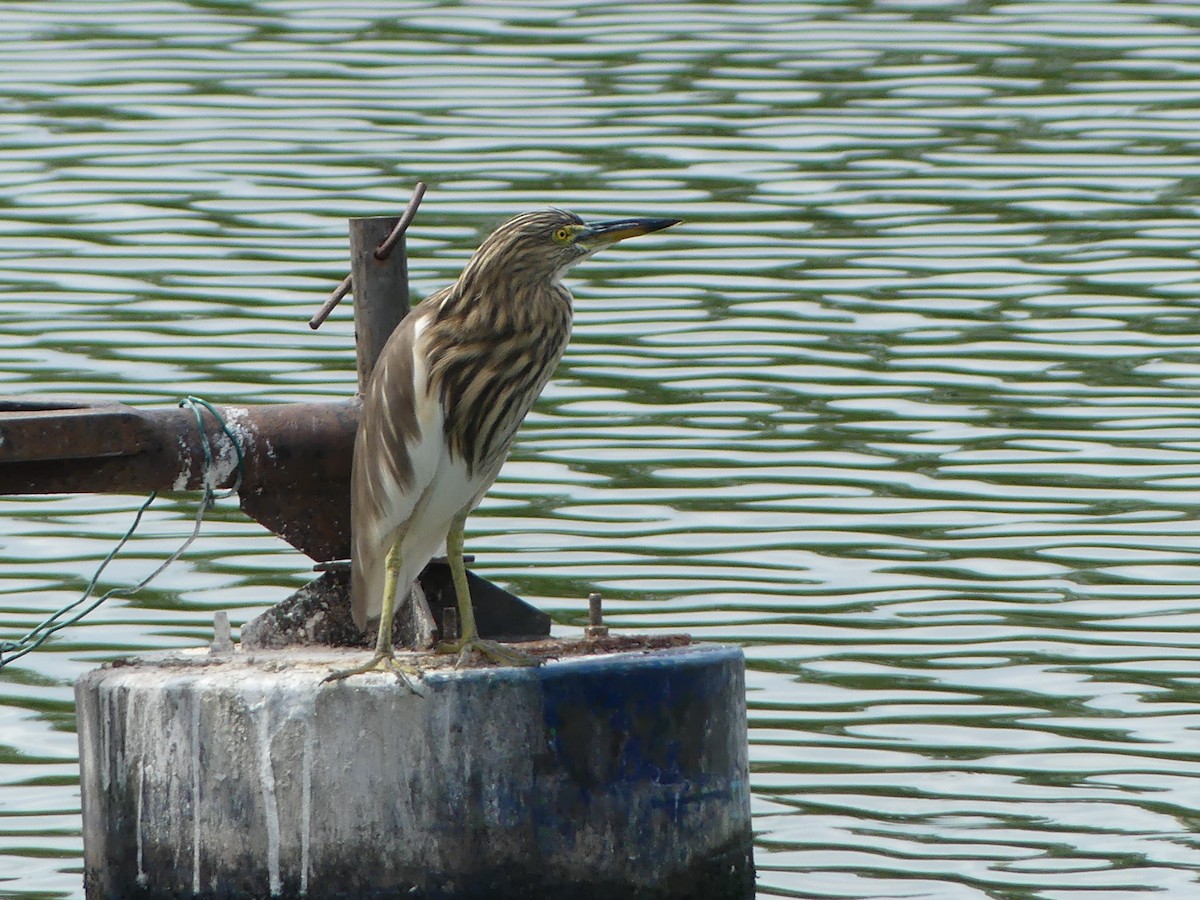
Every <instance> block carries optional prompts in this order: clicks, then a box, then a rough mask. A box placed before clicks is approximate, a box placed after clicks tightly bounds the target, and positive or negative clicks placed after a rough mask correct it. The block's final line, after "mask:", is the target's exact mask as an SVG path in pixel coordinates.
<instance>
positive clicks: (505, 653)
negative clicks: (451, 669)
mask: <svg viewBox="0 0 1200 900" xmlns="http://www.w3.org/2000/svg"><path fill="white" fill-rule="evenodd" d="M437 649H438V652H439V653H457V654H458V661H457V662H456V663H455V664H454V665H455V668H457V667H458V666H460V665H462V663H463V661H464V660H465V659H466V658H467V656H468V655H469V654H470V653H471V652H472V651H475V652H476V653H482V654H483V655H484V657H486V658H487V659H490V660H491V661H492V662H494V663H499V664H500V665H502V666H540V665H541V664H542V663H543V662H545V660H543V659H539V658H538V657H536V656H530V655H529V654H528V653H522V652H521V651H520V650H514V649H513V648H512V647H508V646H505V645H504V644H501V643H500V642H499V641H488V640H484V639H483V638H481V637H473V638H460V639H459V640H457V641H443V642H442V643H440V644H438V646H437Z"/></svg>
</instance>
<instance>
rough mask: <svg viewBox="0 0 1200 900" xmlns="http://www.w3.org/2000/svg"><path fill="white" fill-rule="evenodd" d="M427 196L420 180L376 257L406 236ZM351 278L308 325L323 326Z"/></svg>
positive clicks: (347, 278) (314, 328)
mask: <svg viewBox="0 0 1200 900" xmlns="http://www.w3.org/2000/svg"><path fill="white" fill-rule="evenodd" d="M424 196H425V182H423V181H418V182H417V184H416V187H414V188H413V193H412V199H411V200H409V201H408V206H407V207H405V209H404V213H403V214H402V215H401V216H400V220H399V221H398V222H396V225H395V227H394V228H393V229H392V231H391V233H390V234H389V235H388V236H387V237H386V238H385V239H384V241H383V243H382V244H380V245H379V246H378V247H376V248H375V258H376V259H380V260H383V259H387V258H388V255H389V254H390V253H391V252H392V248H393V247H395V246H396V243H397V242H398V241H399V240H400V238H402V237H403V236H404V232H406V231H407V230H408V226H409V225H411V224H412V220H413V218H415V217H416V215H417V207H418V206H420V205H421V198H422V197H424ZM350 288H351V280H350V276H349V275H347V276H346V277H345V278H343V279H342V283H341V284H339V285H338V286H337V288H336V289H335V290H334V292H333V293H332V294H330V295H329V299H328V300H326V301H325V302H324V303H322V304H321V308H320V309H318V310H317V311H316V313H314V314H313V317H312V318H311V319H309V320H308V327H309V328H311V329H313V331H316V330H317V329H318V328H320V327H321V323H322V322H324V321H325V320H326V319H328V318H329V314H330V313H331V312H333V309H334V307H335V306H337V305H338V304H339V303H341V302H342V298H343V297H345V296H346V295H347V294H348V293H350Z"/></svg>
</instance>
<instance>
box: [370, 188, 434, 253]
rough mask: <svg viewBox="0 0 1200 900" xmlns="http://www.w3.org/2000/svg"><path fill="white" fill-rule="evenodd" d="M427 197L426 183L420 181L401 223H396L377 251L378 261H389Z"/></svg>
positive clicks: (414, 189)
mask: <svg viewBox="0 0 1200 900" xmlns="http://www.w3.org/2000/svg"><path fill="white" fill-rule="evenodd" d="M424 196H425V182H423V181H418V182H417V185H416V187H414V188H413V193H412V199H411V200H409V201H408V206H407V207H405V210H404V214H403V215H402V216H400V221H399V222H397V223H396V227H395V228H393V229H392V233H391V234H389V235H388V236H387V237H386V238H385V239H384V241H383V243H382V244H380V245H379V246H378V247H377V248H376V249H375V258H376V259H387V258H388V254H390V253H391V252H392V248H393V247H395V246H396V242H397V241H399V240H400V238H402V237H404V232H406V231H408V226H409V225H411V224H412V220H413V218H414V217H415V216H416V215H417V207H418V206H420V205H421V198H422V197H424Z"/></svg>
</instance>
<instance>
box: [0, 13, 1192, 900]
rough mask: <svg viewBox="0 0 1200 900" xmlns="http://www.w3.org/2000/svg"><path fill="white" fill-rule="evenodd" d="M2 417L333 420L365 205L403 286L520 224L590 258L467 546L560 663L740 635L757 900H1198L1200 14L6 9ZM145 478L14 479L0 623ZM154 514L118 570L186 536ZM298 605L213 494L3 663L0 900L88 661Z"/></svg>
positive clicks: (52, 587)
mask: <svg viewBox="0 0 1200 900" xmlns="http://www.w3.org/2000/svg"><path fill="white" fill-rule="evenodd" d="M0 22H2V27H0V317H2V319H0V392H3V393H7V394H16V395H26V394H54V395H75V396H85V397H90V398H104V399H117V400H122V401H125V402H129V403H136V404H146V405H168V404H171V403H173V402H174V400H175V399H176V398H177V397H178V396H180V395H183V394H198V395H201V396H203V397H206V398H207V399H209V400H212V401H214V402H247V403H258V402H278V401H290V400H314V399H315V400H320V399H335V398H341V397H345V396H347V395H348V394H349V393H350V392H351V391H352V390H353V386H354V372H353V368H354V367H353V349H352V343H353V327H352V323H351V320H350V312H349V310H348V309H342V310H339V311H338V312H337V313H335V315H334V317H333V318H332V319H331V320H330V322H328V323H327V324H326V326H325V327H324V328H323V329H321V330H320V331H318V332H315V333H314V332H311V331H309V329H308V328H307V326H306V324H305V323H306V320H307V318H308V317H309V315H311V314H312V312H313V311H314V310H315V309H316V307H317V306H318V305H319V303H320V302H321V300H322V299H323V298H324V296H325V295H326V294H327V293H328V291H329V290H330V289H331V288H332V286H333V285H334V284H336V283H337V281H338V280H339V279H340V278H341V276H342V275H343V274H344V272H345V271H346V268H347V262H346V259H347V253H346V237H345V234H346V224H345V221H346V219H347V218H348V217H350V216H355V215H375V214H389V213H391V214H394V213H396V212H398V211H399V209H400V208H402V206H403V204H404V203H405V202H406V200H407V198H408V195H409V192H410V190H411V187H412V184H413V182H414V181H416V180H417V179H424V180H426V181H427V182H428V183H429V185H430V192H429V195H428V197H427V199H426V201H425V204H424V205H423V207H422V211H421V214H420V217H419V218H418V221H417V224H416V225H415V226H414V230H413V231H412V233H411V238H410V255H411V268H412V273H413V280H414V288H416V289H419V291H420V292H427V291H429V290H432V289H434V288H435V287H438V286H440V285H442V284H444V283H446V282H447V281H448V280H450V279H452V278H453V277H454V276H455V274H456V272H457V270H458V269H459V267H460V266H461V264H462V263H463V261H464V260H465V259H466V257H467V256H468V255H469V253H470V252H471V250H472V249H473V248H474V246H475V245H476V243H477V241H478V239H479V236H480V235H481V234H482V233H484V232H486V231H487V230H489V229H490V228H491V227H492V226H493V225H494V224H496V223H497V222H498V221H499V220H501V219H503V218H505V217H506V216H508V215H509V214H511V213H513V212H516V211H519V210H522V209H526V208H530V207H535V206H541V205H547V204H555V205H561V206H567V207H570V208H572V209H574V210H576V211H578V212H580V213H582V214H584V215H620V214H648V215H674V216H678V217H680V218H683V219H685V220H686V223H685V224H684V225H682V226H680V227H678V228H676V229H673V230H672V231H671V232H667V233H664V234H661V235H655V236H653V237H647V238H644V239H641V240H639V241H637V242H631V243H630V244H629V245H627V246H626V245H622V246H621V247H620V248H617V249H614V250H612V251H611V252H607V253H605V254H602V255H601V256H599V257H597V258H596V259H594V260H592V261H590V262H588V263H587V264H586V265H585V266H583V267H581V268H580V269H578V270H576V271H575V273H574V274H573V276H572V279H571V283H572V285H573V287H574V289H575V293H576V297H577V301H578V302H577V307H578V319H577V326H576V331H575V337H574V341H573V343H572V346H571V348H570V349H569V351H568V353H567V357H566V359H565V361H564V363H563V365H562V367H561V369H560V371H559V374H558V376H557V378H556V379H555V380H554V382H553V383H552V384H551V386H550V387H549V388H548V389H547V391H546V393H545V395H544V397H543V399H542V401H541V403H540V405H539V406H538V407H537V409H536V411H535V413H534V414H533V415H531V417H530V419H529V420H528V421H527V423H526V426H525V428H524V431H523V432H522V435H521V438H520V440H519V442H518V444H517V446H516V448H515V450H514V453H513V456H512V459H511V461H510V463H509V465H508V466H507V467H506V469H505V470H504V473H503V474H502V476H501V479H500V482H499V483H498V484H497V485H496V487H495V489H494V490H493V491H492V493H491V495H490V496H489V498H488V499H487V501H486V502H485V503H484V505H483V507H482V508H481V509H480V511H479V512H478V513H477V515H476V516H475V517H474V518H473V519H472V521H471V522H470V531H469V535H468V545H469V546H468V549H469V550H470V551H471V552H474V553H475V554H477V556H478V564H477V567H478V569H479V570H480V572H481V573H482V574H484V575H486V576H488V577H490V578H492V579H493V580H496V581H498V582H500V583H503V584H505V585H507V586H509V587H511V588H513V589H514V590H517V591H519V592H520V593H522V594H523V595H524V596H526V597H527V598H529V599H530V600H532V601H534V602H536V603H537V604H538V605H540V606H541V607H543V608H545V609H546V610H548V611H549V612H551V613H552V614H553V616H554V618H555V620H556V622H557V623H558V625H557V629H558V631H559V632H560V633H563V634H572V633H577V629H578V627H579V625H580V624H581V623H582V622H583V620H584V617H585V607H586V602H585V600H584V598H585V597H586V594H587V591H588V590H591V589H593V588H598V589H600V590H602V591H603V592H604V593H605V596H606V598H607V608H608V611H609V617H610V623H611V624H613V625H615V626H618V627H620V628H625V629H636V630H638V631H673V630H680V629H685V630H687V631H690V632H691V633H693V634H694V635H697V636H698V637H701V638H705V639H711V640H717V641H725V642H731V643H736V644H739V645H741V646H743V647H744V648H745V652H746V655H747V659H748V667H749V671H748V685H749V704H750V719H751V760H752V766H753V786H754V789H755V790H754V797H755V806H754V811H755V816H756V818H755V826H756V833H757V836H758V837H757V863H758V867H759V873H760V895H761V896H762V897H802V898H883V897H905V898H913V897H921V898H953V900H960V898H1004V900H1012V898H1039V900H1041V898H1045V900H1060V898H1073V900H1074V898H1089V900H1091V898H1118V897H1127V896H1131V895H1135V894H1138V893H1140V892H1146V893H1151V892H1157V894H1156V896H1165V897H1177V898H1193V897H1196V896H1200V886H1198V885H1197V876H1196V873H1197V871H1198V869H1200V833H1198V832H1197V823H1198V822H1200V791H1198V790H1197V787H1196V785H1197V784H1198V783H1200V782H1197V780H1196V778H1197V775H1200V749H1198V748H1200V740H1198V734H1197V730H1198V729H1200V698H1198V697H1197V686H1198V684H1200V665H1198V658H1200V635H1198V634H1197V627H1196V625H1197V621H1198V620H1200V619H1198V617H1200V587H1198V586H1197V582H1198V581H1200V577H1198V576H1200V557H1198V555H1197V551H1198V549H1200V537H1198V532H1200V524H1198V521H1197V516H1196V509H1197V506H1198V505H1200V348H1198V346H1197V344H1198V342H1197V338H1196V332H1197V331H1198V330H1200V306H1198V305H1197V301H1196V298H1197V295H1198V294H1200V259H1198V258H1197V244H1198V240H1200V210H1198V204H1197V199H1196V194H1197V190H1196V189H1197V184H1198V179H1200V164H1198V163H1200V156H1198V153H1197V151H1198V142H1200V119H1198V117H1197V114H1196V109H1197V104H1198V102H1200V49H1198V48H1200V7H1197V6H1193V5H1190V4H1187V3H1176V4H1171V3H1138V2H1091V3H1082V2H1081V3H1074V2H1048V0H1047V2H1030V3H1008V4H1005V3H991V2H963V3H959V2H949V0H947V2H940V0H933V2H924V0H912V2H904V0H897V2H877V3H866V2H862V3H859V2H853V3H849V2H848V3H839V2H812V3H753V2H747V3H706V4H688V3H665V4H633V3H629V4H618V3H607V2H593V3H581V4H566V5H564V4H561V3H547V2H541V0H535V2H534V3H532V4H530V3H523V4H519V5H518V4H513V5H511V6H510V5H506V4H503V3H486V2H481V3H470V4H462V5H453V4H451V5H434V4H426V3H421V2H407V3H405V2H399V3H397V2H387V3H383V2H380V3H374V4H372V3H369V2H345V3H328V2H326V3H314V2H305V0H277V2H239V3H210V2H199V0H197V2H193V3H187V2H172V0H162V2H114V3H109V4H97V3H82V2H62V0H50V2H36V3H5V4H3V6H2V7H0ZM141 499H142V498H140V497H123V496H115V497H114V496H73V497H52V498H32V499H20V498H5V499H2V500H0V592H2V596H0V635H2V636H8V637H11V636H14V635H16V634H17V633H19V632H21V631H22V630H24V629H26V628H28V627H30V626H32V625H33V624H34V623H35V622H36V621H38V620H39V619H40V618H41V617H42V616H43V615H45V614H46V613H48V612H49V611H52V610H54V609H56V608H57V607H59V606H60V605H62V604H64V603H66V602H67V601H69V600H71V599H74V598H75V597H76V596H77V595H78V593H79V591H80V590H81V589H82V587H83V585H84V584H85V583H86V581H87V579H88V578H89V577H90V575H91V573H92V572H93V571H94V570H95V569H96V567H97V565H98V564H99V562H100V560H101V559H102V558H103V556H104V555H105V554H106V553H107V552H108V551H109V550H110V549H111V548H112V546H113V544H114V543H115V541H116V540H117V539H118V538H119V536H120V535H121V534H122V533H123V532H124V531H125V529H126V528H127V527H128V526H129V524H130V522H131V520H132V515H133V511H134V510H135V509H136V507H137V505H138V504H139V503H140V502H141ZM195 502H196V498H195V497H194V496H192V495H179V496H174V497H170V498H163V499H160V500H159V501H158V502H157V503H156V505H155V506H154V507H153V509H152V512H151V513H150V514H149V515H148V516H147V519H146V521H145V522H144V523H143V526H142V528H141V529H140V530H139V532H138V534H137V536H136V537H135V538H134V539H133V540H132V541H131V542H130V544H129V546H128V547H127V548H126V550H125V552H124V553H123V554H122V555H121V557H120V558H119V559H118V561H117V562H116V563H114V564H113V565H112V566H111V567H110V568H109V570H108V571H107V572H106V573H105V576H104V578H103V579H102V581H101V587H102V588H107V587H113V586H117V585H121V584H127V583H130V582H133V581H136V580H137V579H139V578H141V577H143V576H144V575H145V574H147V573H148V572H149V571H150V570H151V569H153V568H154V566H155V565H157V563H158V562H159V561H161V560H162V559H163V558H165V557H166V556H167V555H168V554H169V553H170V552H171V551H172V550H174V549H175V547H177V546H178V544H179V543H180V541H181V540H182V539H183V537H185V536H186V534H187V533H188V532H189V530H190V523H191V517H192V515H193V513H194V510H195ZM308 577H309V572H308V567H307V564H306V560H305V559H304V558H303V557H301V556H300V555H298V554H297V553H295V552H293V551H291V550H290V549H289V548H288V547H287V546H286V545H284V544H283V543H282V542H280V541H278V540H276V539H274V538H272V537H270V536H269V535H267V534H265V533H264V532H263V531H262V530H261V529H260V528H259V527H258V526H256V525H253V524H251V523H248V522H246V521H245V520H244V519H243V518H242V517H241V516H240V514H239V513H238V512H237V510H236V507H235V506H234V505H232V504H231V502H230V501H226V502H225V503H224V504H223V505H221V506H220V507H219V508H218V509H217V510H215V511H214V512H213V514H212V515H211V516H210V517H209V519H208V521H207V522H206V523H205V525H204V529H203V531H202V534H201V537H200V539H199V540H198V541H197V543H196V544H195V545H194V546H193V547H192V548H191V549H190V550H189V551H188V552H187V554H186V555H185V557H184V559H183V560H182V561H180V562H179V563H177V564H175V565H174V566H173V567H172V568H170V569H169V570H168V571H167V573H166V574H165V575H163V576H162V577H161V578H160V579H158V580H157V581H156V582H155V583H154V586H153V588H152V589H148V590H147V591H145V592H143V593H142V594H140V595H138V596H137V597H136V598H134V599H130V600H113V601H111V602H110V603H108V604H106V605H105V606H104V607H102V608H101V609H99V610H98V611H97V612H95V613H94V614H92V615H91V616H89V617H88V618H87V619H85V620H84V621H83V622H82V623H80V624H79V625H77V626H75V627H74V628H72V629H69V630H68V631H66V632H64V633H63V634H62V635H61V636H60V638H59V639H57V640H56V641H54V642H53V643H51V644H49V645H47V646H46V647H44V648H43V649H42V650H40V651H39V652H37V653H35V654H33V655H31V656H28V657H26V658H24V659H23V660H21V661H20V662H19V663H18V664H15V665H14V666H13V667H12V668H10V669H8V670H6V671H5V672H4V673H3V674H0V895H2V896H5V897H13V898H21V900H33V898H59V897H67V898H77V897H80V896H81V894H82V889H81V885H80V880H81V876H80V872H81V850H82V840H81V837H80V816H79V793H78V768H77V761H76V746H75V736H74V719H73V703H72V693H71V683H72V681H73V679H74V678H75V677H76V676H78V675H79V674H80V673H82V672H84V671H86V670H88V669H89V668H91V667H93V666H95V665H96V664H98V663H99V662H100V661H102V660H105V659H109V658H112V657H114V656H117V655H121V654H124V653H128V652H132V651H138V650H143V649H151V648H164V647H181V646H188V645H194V644H196V643H197V642H198V641H201V640H205V639H207V637H208V635H209V630H210V624H211V619H212V613H213V611H214V610H217V609H229V610H230V611H231V616H232V617H233V619H234V621H235V623H241V622H243V621H245V620H246V619H248V618H250V617H251V616H253V615H255V614H256V613H257V612H258V611H259V610H261V609H262V608H263V606H265V605H266V604H269V603H272V602H275V601H277V600H280V599H282V598H283V597H285V596H286V595H287V594H289V593H290V592H291V591H292V590H294V589H295V588H296V587H297V586H298V585H300V584H302V583H304V581H306V580H307V578H308Z"/></svg>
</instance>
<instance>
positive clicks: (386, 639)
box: [323, 535, 422, 694]
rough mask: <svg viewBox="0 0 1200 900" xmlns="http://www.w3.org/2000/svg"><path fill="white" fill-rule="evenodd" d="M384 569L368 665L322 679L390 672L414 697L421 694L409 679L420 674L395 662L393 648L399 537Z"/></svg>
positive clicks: (340, 678) (331, 673)
mask: <svg viewBox="0 0 1200 900" xmlns="http://www.w3.org/2000/svg"><path fill="white" fill-rule="evenodd" d="M386 566H387V569H386V570H385V574H384V578H383V609H382V611H381V612H380V614H379V635H378V637H377V638H376V639H375V655H374V656H372V657H371V659H370V661H369V662H366V663H364V664H363V665H361V666H355V667H354V668H353V669H341V670H339V671H337V672H330V673H329V674H328V675H326V676H325V678H324V679H323V680H324V681H341V680H342V679H343V678H349V677H350V676H351V675H361V674H363V673H364V672H391V673H392V674H393V675H395V676H396V680H397V681H399V682H400V683H401V684H403V685H405V686H406V687H408V688H409V690H411V691H412V692H413V693H414V694H420V693H422V691H420V690H419V689H418V688H417V686H416V684H414V683H413V680H412V679H411V678H410V677H409V676H410V675H415V676H417V677H418V678H420V676H421V673H420V671H419V670H417V669H414V668H412V667H410V666H402V665H400V663H398V662H396V652H395V650H393V649H392V619H393V618H394V616H395V614H396V586H397V585H396V581H397V580H398V578H399V576H400V535H397V536H396V540H395V541H394V542H393V543H392V549H390V550H389V551H388V555H387V562H386Z"/></svg>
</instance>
